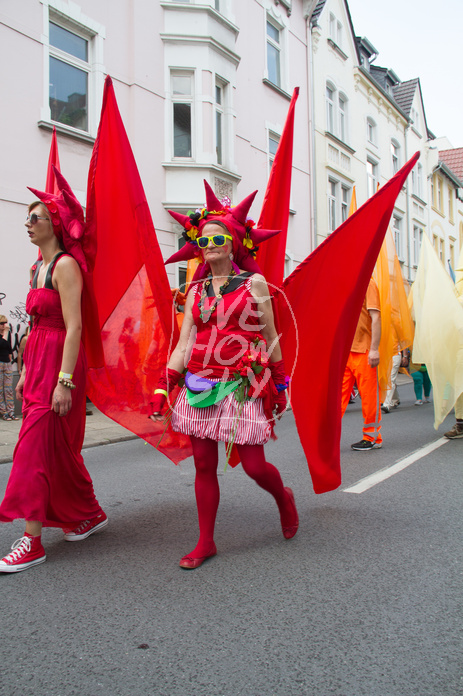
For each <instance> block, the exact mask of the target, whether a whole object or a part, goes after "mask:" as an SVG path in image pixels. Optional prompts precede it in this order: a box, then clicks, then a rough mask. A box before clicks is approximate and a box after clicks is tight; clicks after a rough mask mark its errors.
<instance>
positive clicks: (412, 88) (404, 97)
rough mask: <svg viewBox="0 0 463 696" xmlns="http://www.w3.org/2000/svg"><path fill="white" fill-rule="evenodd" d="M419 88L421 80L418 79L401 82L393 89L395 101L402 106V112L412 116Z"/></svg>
mask: <svg viewBox="0 0 463 696" xmlns="http://www.w3.org/2000/svg"><path fill="white" fill-rule="evenodd" d="M418 86H419V79H418V78H417V77H416V78H414V79H413V80H407V81H406V82H400V83H399V84H398V85H396V86H395V87H394V89H393V94H394V101H396V102H397V104H398V105H399V106H400V108H401V109H402V111H403V112H404V113H405V114H406V115H407V116H410V110H411V108H412V103H413V97H414V96H415V92H416V88H417V87H418Z"/></svg>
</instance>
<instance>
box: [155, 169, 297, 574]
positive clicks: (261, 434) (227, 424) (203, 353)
mask: <svg viewBox="0 0 463 696" xmlns="http://www.w3.org/2000/svg"><path fill="white" fill-rule="evenodd" d="M205 186H206V197H207V209H202V210H201V211H196V213H194V214H192V215H191V216H190V217H188V216H184V215H180V214H178V213H174V212H171V215H172V216H173V217H175V219H176V220H177V221H179V222H180V223H181V224H182V225H183V227H184V228H185V232H184V237H185V239H186V244H185V246H184V247H183V248H182V250H180V252H178V253H177V254H175V255H174V256H172V257H171V258H170V259H169V260H168V261H167V262H166V263H171V262H173V261H177V260H180V259H187V258H193V257H195V256H196V257H197V256H200V257H202V264H201V265H200V266H199V267H198V270H197V272H196V274H195V277H194V279H193V281H192V283H191V286H190V289H189V293H188V296H187V300H186V304H185V315H184V319H183V324H182V330H181V334H180V339H179V342H178V344H177V346H176V347H175V349H174V351H173V353H172V355H171V358H170V360H169V362H168V365H167V374H166V376H165V379H162V381H161V382H160V384H159V385H158V387H159V388H158V389H156V390H155V396H154V399H153V402H152V409H153V414H152V415H151V419H152V420H154V421H157V420H160V419H161V418H162V415H161V410H162V408H163V406H164V403H165V401H166V397H167V396H168V395H169V392H170V391H171V390H172V389H173V388H174V386H175V385H176V384H177V383H178V381H179V380H180V378H181V377H182V376H183V372H184V368H185V367H186V368H187V372H186V375H185V386H184V387H183V388H182V389H181V391H180V393H179V396H178V398H177V400H176V402H175V405H174V406H173V410H172V427H173V429H174V430H176V431H179V432H182V433H186V434H188V435H189V436H190V438H191V442H192V448H193V456H194V462H195V468H196V478H195V494H196V503H197V508H198V521H199V541H198V543H197V545H196V547H195V548H194V549H193V550H192V551H191V552H190V553H189V554H187V555H186V556H184V557H183V558H182V559H181V561H180V566H181V567H182V568H185V569H194V568H198V567H199V566H200V565H201V564H202V563H203V562H204V561H205V560H206V559H207V558H209V557H211V556H214V555H215V554H216V553H217V550H216V546H215V543H214V526H215V519H216V514H217V509H218V505H219V499H220V490H219V483H218V479H217V466H218V443H219V441H223V442H226V443H228V451H229V452H230V450H231V446H232V444H233V445H234V446H236V450H237V453H238V455H239V459H240V460H241V462H242V466H243V469H244V471H245V472H246V473H247V474H248V476H250V477H251V478H252V479H254V481H255V482H256V483H257V484H258V485H259V486H260V487H262V488H263V489H264V490H266V491H268V492H269V493H270V494H271V495H273V497H274V499H275V502H276V504H277V506H278V509H279V513H280V519H281V525H282V530H283V535H284V537H285V538H286V539H290V538H292V537H293V536H294V535H295V534H296V532H297V529H298V524H299V520H298V514H297V510H296V506H295V503H294V496H293V492H292V490H291V489H290V488H285V487H284V486H283V482H282V479H281V476H280V473H279V472H278V470H277V469H276V467H274V466H273V465H272V464H270V463H268V462H267V461H266V459H265V454H264V447H263V445H264V444H265V443H266V442H268V440H269V438H270V437H271V436H272V434H273V425H274V417H273V414H272V412H273V411H274V410H275V412H276V417H280V416H281V415H282V413H283V412H284V411H285V409H286V392H285V389H286V387H287V378H286V376H285V370H284V365H283V361H282V357H281V350H280V346H279V341H278V335H277V332H276V330H275V325H274V317H273V310H272V303H271V298H270V296H269V291H268V287H267V283H266V282H265V278H264V277H263V276H262V275H261V274H260V273H259V272H258V266H257V264H256V263H255V261H254V258H253V253H252V252H253V250H254V246H255V244H256V243H257V242H259V241H263V240H264V239H267V238H268V237H269V236H273V235H274V234H277V231H270V230H261V229H259V230H255V229H252V224H253V223H252V221H251V222H250V221H247V220H246V215H247V213H248V210H249V208H250V206H251V203H252V201H253V199H254V197H255V194H256V192H255V193H254V194H251V195H250V196H248V197H247V198H246V199H244V200H243V201H242V202H241V203H240V204H239V205H238V206H236V207H234V208H231V207H230V205H229V201H222V202H220V201H218V199H217V198H216V197H215V195H214V193H213V192H212V189H211V188H210V187H209V186H208V184H207V182H205ZM191 344H193V345H191ZM190 351H191V353H190ZM267 352H268V354H269V356H268V358H267Z"/></svg>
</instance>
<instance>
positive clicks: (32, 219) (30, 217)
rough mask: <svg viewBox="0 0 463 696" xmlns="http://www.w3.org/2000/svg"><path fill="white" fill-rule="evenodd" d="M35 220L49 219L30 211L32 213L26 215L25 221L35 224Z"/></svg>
mask: <svg viewBox="0 0 463 696" xmlns="http://www.w3.org/2000/svg"><path fill="white" fill-rule="evenodd" d="M37 220H50V218H47V217H40V215H37V213H32V215H26V222H30V223H31V225H35V224H36V222H37Z"/></svg>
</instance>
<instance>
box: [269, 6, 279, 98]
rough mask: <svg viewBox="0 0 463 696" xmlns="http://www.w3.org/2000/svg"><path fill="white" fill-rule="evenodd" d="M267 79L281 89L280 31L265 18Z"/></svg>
mask: <svg viewBox="0 0 463 696" xmlns="http://www.w3.org/2000/svg"><path fill="white" fill-rule="evenodd" d="M267 72H268V79H269V81H270V82H272V83H273V84H274V85H276V86H277V87H281V29H280V28H279V27H278V26H276V25H275V24H274V23H273V22H271V21H270V20H269V19H268V18H267Z"/></svg>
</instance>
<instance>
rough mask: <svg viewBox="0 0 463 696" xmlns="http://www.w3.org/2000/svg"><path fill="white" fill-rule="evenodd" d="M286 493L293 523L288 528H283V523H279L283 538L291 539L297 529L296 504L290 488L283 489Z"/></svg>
mask: <svg viewBox="0 0 463 696" xmlns="http://www.w3.org/2000/svg"><path fill="white" fill-rule="evenodd" d="M285 491H286V493H287V494H288V495H289V497H290V503H291V507H292V508H293V517H294V523H293V524H292V525H290V526H289V527H287V526H285V525H284V524H283V522H282V523H281V528H282V530H283V536H284V538H285V539H292V538H293V536H295V534H296V532H297V530H298V528H299V515H298V514H297V508H296V503H295V502H294V493H293V492H292V490H291V488H285Z"/></svg>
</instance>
